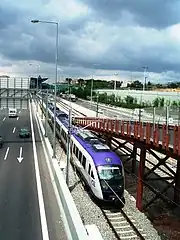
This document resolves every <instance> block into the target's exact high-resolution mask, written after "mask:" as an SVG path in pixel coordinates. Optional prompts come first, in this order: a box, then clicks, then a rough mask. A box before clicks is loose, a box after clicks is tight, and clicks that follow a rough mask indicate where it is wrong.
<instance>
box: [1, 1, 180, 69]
mask: <svg viewBox="0 0 180 240" xmlns="http://www.w3.org/2000/svg"><path fill="white" fill-rule="evenodd" d="M81 1H82V0H81ZM84 2H88V3H89V6H91V7H92V8H93V9H94V10H95V12H96V14H95V13H94V12H91V14H89V15H88V16H77V17H74V18H68V17H67V18H64V19H61V20H60V24H59V65H61V66H68V65H69V64H76V65H77V66H81V67H82V68H81V69H83V68H94V69H104V70H115V71H116V70H117V69H118V70H126V71H134V72H136V71H143V69H142V66H148V68H149V70H150V71H152V72H153V71H154V72H162V71H164V70H165V69H166V70H171V71H179V61H180V59H179V54H178V52H177V49H176V48H177V45H176V43H175V44H174V42H173V44H172V45H171V41H169V42H168V41H166V39H163V37H162V36H165V38H166V37H167V35H163V34H164V33H163V32H161V31H155V33H154V32H151V31H150V29H149V31H146V30H143V31H142V32H141V29H140V30H138V29H136V27H135V28H132V29H131V28H128V27H127V28H125V27H122V26H121V28H120V27H119V25H118V24H119V22H120V18H121V17H122V16H123V14H124V12H129V14H130V15H132V16H133V18H132V19H134V21H136V22H137V23H139V24H140V25H141V26H147V27H155V28H163V27H166V26H169V25H171V24H174V23H176V22H177V21H178V19H179V16H178V15H177V14H176V13H177V11H178V9H179V8H178V5H176V4H177V2H178V1H175V0H174V1H173V0H171V1H167V0H164V1H163V0H156V1H155V0H131V1H130V0H119V1H118V0H116V1H115V0H107V1H105V0H99V1H97V0H84ZM17 5H18V4H17ZM19 6H20V5H19ZM176 6H177V7H176ZM38 9H40V8H37V9H36V5H34V8H31V9H28V8H26V10H25V9H23V7H22V6H21V8H18V7H15V8H14V7H13V8H11V6H7V5H6V6H5V5H2V6H0V14H1V16H2V17H1V20H0V36H1V37H0V53H1V54H2V55H3V56H4V58H5V59H9V60H14V61H19V60H29V61H33V60H36V61H41V62H45V63H54V61H55V34H56V29H55V26H50V25H47V24H32V23H31V22H30V20H31V19H32V18H36V17H37V18H40V19H43V20H44V19H45V20H49V21H51V20H55V21H57V19H58V16H51V15H48V13H47V12H46V13H44V12H43V11H39V12H38ZM43 14H44V15H43ZM57 15H58V14H57ZM96 18H97V19H96ZM100 18H101V23H102V27H101V26H100V28H98V27H97V29H96V25H98V23H99V19H100ZM107 19H109V20H108V21H106V20H107ZM123 21H124V22H125V21H126V19H124V20H123ZM127 21H128V20H127ZM92 22H94V25H93V24H92V25H91V24H89V23H92ZM121 22H122V21H121ZM112 23H113V24H112ZM116 24H117V28H116V29H115V30H112V29H113V28H114V27H116ZM123 26H124V25H123ZM154 36H155V37H154ZM114 38H115V39H117V40H116V41H114V40H112V39H114ZM149 39H150V41H149ZM156 41H157V43H156ZM143 43H145V44H143ZM169 56H173V59H172V58H171V57H169ZM94 64H98V65H94ZM77 71H78V70H77Z"/></svg>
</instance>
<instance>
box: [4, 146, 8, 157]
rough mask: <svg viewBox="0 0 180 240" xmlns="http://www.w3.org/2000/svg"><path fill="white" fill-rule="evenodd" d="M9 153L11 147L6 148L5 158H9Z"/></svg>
mask: <svg viewBox="0 0 180 240" xmlns="http://www.w3.org/2000/svg"><path fill="white" fill-rule="evenodd" d="M8 153H9V147H8V148H7V150H6V153H5V156H4V160H6V159H7V156H8Z"/></svg>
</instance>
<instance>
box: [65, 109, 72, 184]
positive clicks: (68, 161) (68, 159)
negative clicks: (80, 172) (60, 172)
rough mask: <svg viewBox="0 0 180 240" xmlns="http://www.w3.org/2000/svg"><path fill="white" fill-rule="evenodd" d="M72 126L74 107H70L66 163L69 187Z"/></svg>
mask: <svg viewBox="0 0 180 240" xmlns="http://www.w3.org/2000/svg"><path fill="white" fill-rule="evenodd" d="M71 126H72V108H70V109H69V124H68V136H67V165H66V184H67V186H68V187H69V167H70V160H71V143H70V140H71Z"/></svg>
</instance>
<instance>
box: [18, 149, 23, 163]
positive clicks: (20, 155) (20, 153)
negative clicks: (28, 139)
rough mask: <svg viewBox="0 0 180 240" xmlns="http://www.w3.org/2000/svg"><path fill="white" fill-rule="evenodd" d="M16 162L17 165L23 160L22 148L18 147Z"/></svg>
mask: <svg viewBox="0 0 180 240" xmlns="http://www.w3.org/2000/svg"><path fill="white" fill-rule="evenodd" d="M17 160H18V162H19V163H21V162H22V160H23V157H22V147H20V150H19V157H17Z"/></svg>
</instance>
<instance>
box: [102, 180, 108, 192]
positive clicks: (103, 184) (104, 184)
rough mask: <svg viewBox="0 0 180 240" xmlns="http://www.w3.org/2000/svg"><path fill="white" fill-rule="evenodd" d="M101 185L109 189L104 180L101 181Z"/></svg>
mask: <svg viewBox="0 0 180 240" xmlns="http://www.w3.org/2000/svg"><path fill="white" fill-rule="evenodd" d="M101 185H102V188H103V190H108V186H107V184H106V183H105V182H104V181H102V182H101Z"/></svg>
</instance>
